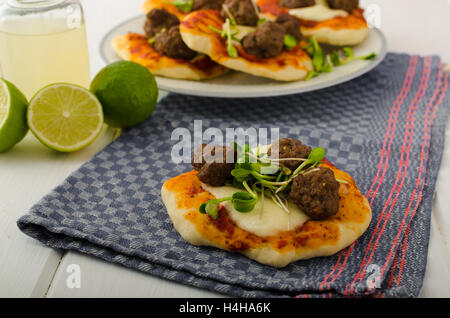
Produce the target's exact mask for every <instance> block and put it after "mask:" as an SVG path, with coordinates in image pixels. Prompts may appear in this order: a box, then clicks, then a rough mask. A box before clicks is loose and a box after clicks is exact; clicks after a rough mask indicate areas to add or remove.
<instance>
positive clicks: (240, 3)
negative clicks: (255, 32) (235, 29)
mask: <svg viewBox="0 0 450 318" xmlns="http://www.w3.org/2000/svg"><path fill="white" fill-rule="evenodd" d="M224 5H226V6H227V8H228V10H229V11H230V13H231V15H232V16H233V18H234V20H235V21H236V24H240V25H249V26H256V25H257V24H258V20H259V17H258V13H257V12H256V10H255V6H254V5H253V3H252V0H226V1H225V3H224ZM220 14H221V16H222V18H224V19H227V18H229V15H228V14H227V12H226V11H225V9H223V8H222V11H221V12H220Z"/></svg>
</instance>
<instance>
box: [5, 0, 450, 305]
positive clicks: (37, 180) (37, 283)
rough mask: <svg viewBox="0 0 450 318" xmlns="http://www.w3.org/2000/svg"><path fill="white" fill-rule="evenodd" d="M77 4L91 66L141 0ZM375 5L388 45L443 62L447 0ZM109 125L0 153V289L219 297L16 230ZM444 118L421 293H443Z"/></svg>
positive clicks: (446, 269)
mask: <svg viewBox="0 0 450 318" xmlns="http://www.w3.org/2000/svg"><path fill="white" fill-rule="evenodd" d="M81 1H82V3H83V6H84V8H85V15H86V21H87V22H86V23H87V32H88V40H89V47H90V56H91V68H92V74H96V73H97V72H98V70H100V69H101V68H102V67H103V66H104V64H103V62H102V60H101V58H100V55H99V53H98V52H99V43H100V40H101V38H102V36H103V35H104V34H105V33H106V32H107V31H108V30H109V29H110V28H112V27H113V26H114V25H116V24H118V23H119V22H121V21H124V20H126V19H128V18H130V17H133V16H136V15H138V14H140V3H141V1H142V0H127V1H123V0H122V1H120V0H81ZM361 3H362V6H363V7H364V6H366V5H367V4H370V3H375V4H378V5H379V6H380V8H381V28H382V30H383V31H384V32H385V34H386V36H387V38H388V42H389V50H390V51H395V52H407V53H418V54H440V55H441V56H442V58H443V60H444V61H449V62H450V19H448V17H449V16H450V0H433V1H422V0H394V1H393V0H378V1H376V0H369V1H364V0H363V1H361ZM112 134H113V132H112V130H105V133H104V135H103V137H102V138H100V139H99V140H98V141H97V142H96V143H95V144H93V145H91V146H90V147H89V148H87V149H85V150H83V151H81V152H78V153H74V154H57V153H54V152H52V151H50V150H47V149H46V148H44V147H43V146H41V145H40V144H39V143H38V142H37V141H36V140H35V139H34V138H33V137H32V136H31V135H29V136H27V137H26V139H25V140H24V141H23V142H22V143H21V144H19V145H18V146H17V147H16V148H14V149H13V150H12V151H10V152H8V153H6V154H0V297H219V296H220V295H218V294H214V293H210V292H207V291H203V290H199V289H196V288H191V287H188V286H185V285H181V284H177V283H173V282H170V281H167V280H163V279H159V278H157V277H153V276H150V275H146V274H143V273H140V272H137V271H133V270H129V269H126V268H123V267H121V266H118V265H114V264H110V263H107V262H104V261H102V260H99V259H96V258H93V257H89V256H85V255H81V254H78V253H75V252H68V253H64V254H61V253H59V252H57V251H55V250H52V249H50V248H47V247H44V246H42V245H41V244H39V243H37V242H36V241H34V240H32V239H31V238H28V237H27V236H25V235H24V234H22V233H21V232H20V231H19V230H18V229H17V226H16V220H17V219H18V218H19V217H20V216H22V215H23V214H25V213H26V211H27V210H28V209H29V208H30V207H31V206H32V205H33V204H35V203H36V202H37V201H38V200H39V199H40V198H42V197H43V196H44V195H45V194H46V193H48V192H49V191H50V190H51V189H53V188H54V187H55V186H57V185H58V184H59V183H61V182H62V181H63V180H64V179H65V178H66V177H67V176H68V175H69V174H70V173H71V172H73V171H74V170H76V169H77V168H78V167H80V166H81V165H82V164H83V163H84V162H86V161H87V160H88V159H89V158H91V157H92V156H93V155H94V154H95V153H96V152H98V151H99V150H100V149H102V147H104V146H105V145H106V144H108V142H110V141H111V140H112ZM449 193H450V125H449V128H448V129H447V141H446V146H445V154H444V159H443V164H442V168H441V173H440V175H439V179H438V185H437V194H436V198H435V200H434V204H433V219H432V232H431V241H430V250H429V255H428V266H427V272H426V277H425V281H424V286H423V289H422V293H421V296H423V297H450V251H449V246H448V244H449V240H450V214H449V213H447V212H448V210H449V209H450V196H449V195H448V194H449ZM70 264H77V265H79V266H80V268H81V288H79V289H78V288H73V289H71V288H68V287H67V283H66V281H67V278H68V276H69V274H68V273H67V268H68V266H69V265H70Z"/></svg>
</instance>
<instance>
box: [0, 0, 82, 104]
mask: <svg viewBox="0 0 450 318" xmlns="http://www.w3.org/2000/svg"><path fill="white" fill-rule="evenodd" d="M0 77H3V78H5V79H7V80H8V81H10V82H12V83H14V84H15V85H16V86H17V87H18V88H19V89H20V90H21V91H22V92H23V93H24V94H25V96H26V97H27V98H29V99H30V98H31V97H32V96H33V95H34V94H35V93H36V92H37V91H38V90H39V89H41V88H42V87H44V86H46V85H49V84H51V83H56V82H64V83H71V84H77V85H80V86H82V87H86V88H87V87H89V82H90V70H89V55H88V47H87V40H86V30H85V24H84V16H83V10H82V7H81V4H80V3H79V1H78V0H0Z"/></svg>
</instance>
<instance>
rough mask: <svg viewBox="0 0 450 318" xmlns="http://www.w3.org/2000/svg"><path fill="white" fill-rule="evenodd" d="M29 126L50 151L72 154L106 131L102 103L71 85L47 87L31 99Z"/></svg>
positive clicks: (28, 117) (28, 116)
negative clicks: (103, 128)
mask: <svg viewBox="0 0 450 318" xmlns="http://www.w3.org/2000/svg"><path fill="white" fill-rule="evenodd" d="M27 120H28V126H29V127H30V130H31V131H32V132H33V134H34V135H35V136H36V138H37V139H39V140H40V141H41V142H42V143H43V144H44V145H46V146H47V147H49V148H51V149H53V150H57V151H61V152H72V151H77V150H80V149H82V148H84V147H86V146H87V145H89V144H90V143H91V142H93V141H94V140H95V139H96V138H97V137H98V135H99V134H100V132H101V130H102V127H103V111H102V106H101V104H100V102H99V101H98V99H97V97H95V95H94V94H92V93H91V92H89V91H88V90H87V89H84V88H82V87H79V86H76V85H72V84H62V83H61V84H53V85H50V86H47V87H44V88H43V89H41V90H40V91H39V92H37V93H36V95H35V96H34V97H33V98H32V100H31V102H30V106H29V108H28V114H27Z"/></svg>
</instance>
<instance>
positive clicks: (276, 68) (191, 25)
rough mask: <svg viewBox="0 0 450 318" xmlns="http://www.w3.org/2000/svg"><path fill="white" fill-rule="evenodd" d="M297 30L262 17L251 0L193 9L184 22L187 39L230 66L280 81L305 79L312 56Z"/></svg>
mask: <svg viewBox="0 0 450 318" xmlns="http://www.w3.org/2000/svg"><path fill="white" fill-rule="evenodd" d="M299 27H300V24H299V22H298V27H297V28H296V29H295V28H294V32H291V33H294V34H291V33H288V30H287V28H286V27H285V26H284V25H283V24H281V23H277V22H272V21H265V22H264V21H260V19H259V16H258V13H257V9H256V7H255V5H254V4H253V3H252V1H251V0H226V1H225V2H224V4H223V9H222V11H218V10H199V11H194V12H192V13H190V14H189V15H188V16H186V18H184V20H183V21H182V22H181V25H180V32H181V36H182V38H183V41H184V42H185V43H186V44H187V46H188V47H189V48H191V49H192V50H194V51H197V52H201V53H204V54H206V55H208V56H209V57H211V59H212V60H213V61H215V62H217V63H219V64H221V65H223V66H226V67H228V68H230V69H233V70H237V71H242V72H244V73H248V74H252V75H255V76H261V77H267V78H271V79H275V80H280V81H296V80H302V79H305V77H306V76H307V74H308V73H309V71H311V70H312V62H311V58H310V57H309V56H308V54H307V53H306V52H305V51H303V50H302V49H301V48H300V45H299V44H300V32H299Z"/></svg>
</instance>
